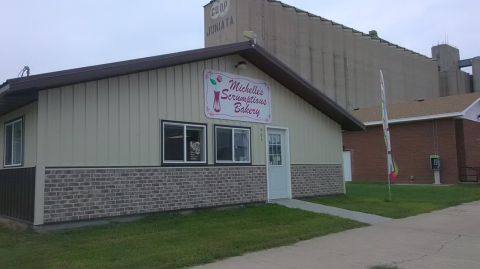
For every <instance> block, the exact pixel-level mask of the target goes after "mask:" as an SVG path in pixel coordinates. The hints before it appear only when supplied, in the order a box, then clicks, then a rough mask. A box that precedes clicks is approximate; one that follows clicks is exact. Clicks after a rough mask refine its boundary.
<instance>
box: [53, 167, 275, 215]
mask: <svg viewBox="0 0 480 269" xmlns="http://www.w3.org/2000/svg"><path fill="white" fill-rule="evenodd" d="M266 200H267V179H266V169H265V167H255V166H249V167H198V168H152V169H96V170H90V169H85V170H69V169H62V170H47V171H46V176H45V213H44V219H45V220H44V221H45V223H52V222H63V221H74V220H82V219H92V218H101V217H113V216H120V215H129V214H141V213H151V212H161V211H168V210H180V209H189V208H199V207H211V206H221V205H232V204H243V203H252V202H264V201H266Z"/></svg>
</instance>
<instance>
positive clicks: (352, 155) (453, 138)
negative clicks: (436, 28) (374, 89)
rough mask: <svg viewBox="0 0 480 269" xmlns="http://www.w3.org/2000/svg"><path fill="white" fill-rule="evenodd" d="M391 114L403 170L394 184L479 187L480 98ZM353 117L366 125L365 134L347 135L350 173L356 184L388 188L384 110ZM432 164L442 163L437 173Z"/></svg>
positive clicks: (456, 98)
mask: <svg viewBox="0 0 480 269" xmlns="http://www.w3.org/2000/svg"><path fill="white" fill-rule="evenodd" d="M387 111H388V117H389V128H390V140H391V145H392V153H393V157H394V159H395V161H396V163H397V165H398V168H399V173H398V176H397V178H396V179H395V183H414V184H416V183H419V184H434V183H436V184H457V183H459V182H479V180H480V93H479V92H475V93H469V94H461V95H453V96H446V97H439V98H431V99H424V100H423V99H421V100H417V101H414V102H407V103H399V104H390V105H388V106H387ZM351 114H352V115H354V116H355V117H356V118H358V119H359V120H361V121H362V122H363V123H364V124H365V126H366V131H365V132H344V134H343V143H344V149H345V152H344V155H345V159H344V163H345V167H346V168H347V169H346V170H351V179H352V180H353V181H379V182H386V181H387V169H386V150H385V142H384V139H383V129H382V128H383V127H382V110H381V107H370V108H360V109H357V110H352V111H351ZM433 159H439V162H438V163H437V167H435V163H434V162H435V161H434V160H433ZM435 174H437V175H435ZM348 177H349V175H347V176H346V178H348Z"/></svg>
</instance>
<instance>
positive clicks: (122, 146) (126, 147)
mask: <svg viewBox="0 0 480 269" xmlns="http://www.w3.org/2000/svg"><path fill="white" fill-rule="evenodd" d="M129 87H130V79H129V77H128V76H122V77H120V78H119V96H118V97H119V107H118V111H119V112H118V115H119V118H120V119H119V125H118V129H119V133H118V139H119V147H118V151H119V156H118V157H119V162H118V165H129V164H130V93H129Z"/></svg>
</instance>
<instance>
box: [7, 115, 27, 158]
mask: <svg viewBox="0 0 480 269" xmlns="http://www.w3.org/2000/svg"><path fill="white" fill-rule="evenodd" d="M17 122H20V123H21V124H20V125H21V126H22V129H21V132H22V133H21V135H22V139H21V140H20V141H21V143H20V163H19V164H17V163H15V164H14V163H13V150H14V143H13V137H14V131H15V128H14V126H13V125H14V124H15V123H17ZM10 125H12V154H11V158H12V160H11V161H12V164H9V165H7V158H6V157H7V126H10ZM3 130H4V131H3V136H4V139H3V140H4V142H3V167H19V166H22V165H23V118H20V119H17V120H14V121H11V122H9V123H6V124H5V125H4V126H3Z"/></svg>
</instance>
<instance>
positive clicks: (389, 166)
mask: <svg viewBox="0 0 480 269" xmlns="http://www.w3.org/2000/svg"><path fill="white" fill-rule="evenodd" d="M390 154H391V152H389V151H388V149H387V165H388V176H387V181H388V200H389V201H390V202H391V201H392V188H391V180H390V175H391V174H392V164H391V163H390V159H391V155H390Z"/></svg>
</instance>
